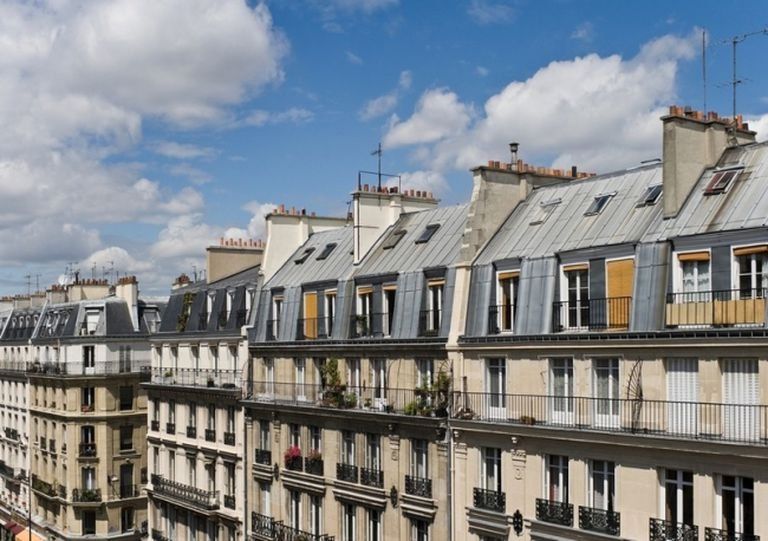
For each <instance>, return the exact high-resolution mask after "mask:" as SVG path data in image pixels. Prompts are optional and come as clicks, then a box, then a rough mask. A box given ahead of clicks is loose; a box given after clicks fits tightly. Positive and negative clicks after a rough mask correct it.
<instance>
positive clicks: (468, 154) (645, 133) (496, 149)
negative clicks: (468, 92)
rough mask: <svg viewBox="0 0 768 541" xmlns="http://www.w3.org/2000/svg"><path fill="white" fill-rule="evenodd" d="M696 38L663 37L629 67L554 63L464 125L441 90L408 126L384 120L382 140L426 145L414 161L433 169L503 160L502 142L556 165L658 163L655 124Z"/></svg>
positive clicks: (458, 105)
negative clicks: (655, 160)
mask: <svg viewBox="0 0 768 541" xmlns="http://www.w3.org/2000/svg"><path fill="white" fill-rule="evenodd" d="M697 36H698V34H697V33H696V32H693V33H692V34H691V36H688V37H679V36H673V35H667V36H663V37H660V38H658V39H655V40H652V41H650V42H648V43H647V44H645V45H644V46H643V47H642V48H641V50H640V51H639V52H638V54H637V55H635V56H634V57H633V58H628V59H625V58H622V57H621V56H619V55H612V56H606V57H602V56H599V55H597V54H590V55H586V56H583V57H577V58H574V59H572V60H562V61H557V62H552V63H550V64H549V65H547V66H545V67H543V68H541V69H539V70H538V71H537V72H536V73H535V74H533V75H532V76H531V77H530V78H529V79H527V80H525V81H512V82H510V83H509V84H508V85H507V86H506V87H504V88H503V89H501V90H500V91H499V92H498V93H497V94H495V95H493V96H491V97H490V98H489V99H488V100H487V101H486V102H485V104H484V107H483V111H482V113H481V114H479V115H478V116H477V117H476V118H475V119H474V120H472V121H471V122H470V119H471V118H472V115H471V105H468V104H464V103H462V102H461V101H460V100H459V98H458V96H457V95H456V94H455V93H453V92H450V91H449V90H446V89H438V90H429V91H427V92H425V93H424V94H423V95H422V97H421V99H420V100H419V103H418V104H417V106H416V109H415V111H414V113H413V115H412V116H411V117H410V118H408V119H406V120H404V121H400V120H399V119H395V121H394V122H392V125H391V127H390V129H389V131H388V132H387V134H386V135H385V137H384V141H385V143H386V144H387V145H388V146H390V147H393V146H405V145H425V144H427V143H432V144H431V145H429V146H422V147H420V148H419V151H418V153H417V154H416V157H417V158H418V159H419V162H420V163H422V164H423V165H424V166H426V168H428V169H431V170H437V171H444V170H446V169H454V168H455V169H466V168H468V167H472V166H476V165H477V164H480V163H484V162H485V161H486V160H488V159H489V157H500V156H506V155H507V152H508V151H507V150H506V145H507V143H508V142H509V141H519V142H520V143H521V150H522V153H523V156H525V157H526V159H528V160H534V159H537V158H538V159H540V160H547V161H551V162H552V163H553V165H554V166H556V167H567V166H570V165H571V164H574V163H575V164H577V165H579V167H580V168H582V169H584V168H586V169H595V170H602V171H604V170H608V169H612V168H618V167H625V166H628V165H631V164H633V163H638V162H639V161H641V160H643V159H647V158H652V157H655V156H658V155H659V151H660V142H661V137H660V124H659V120H658V119H659V116H661V114H662V113H663V111H664V109H665V107H666V106H667V105H668V104H669V103H671V102H673V101H674V100H675V98H676V93H675V91H676V75H677V70H678V65H679V64H680V62H682V61H685V60H689V59H691V58H693V57H694V55H695V52H696V37H697ZM540 163H541V162H540Z"/></svg>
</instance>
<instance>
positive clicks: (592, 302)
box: [552, 297, 632, 332]
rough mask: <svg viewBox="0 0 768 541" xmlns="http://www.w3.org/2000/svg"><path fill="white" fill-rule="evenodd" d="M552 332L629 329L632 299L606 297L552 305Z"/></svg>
mask: <svg viewBox="0 0 768 541" xmlns="http://www.w3.org/2000/svg"><path fill="white" fill-rule="evenodd" d="M553 306H554V310H553V312H552V317H553V321H552V328H553V330H554V332H562V331H568V330H589V331H604V330H621V329H628V328H629V315H630V313H631V311H632V297H608V298H603V299H584V300H579V301H560V302H555V303H554V305H553Z"/></svg>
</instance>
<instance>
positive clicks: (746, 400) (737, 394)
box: [723, 359, 760, 441]
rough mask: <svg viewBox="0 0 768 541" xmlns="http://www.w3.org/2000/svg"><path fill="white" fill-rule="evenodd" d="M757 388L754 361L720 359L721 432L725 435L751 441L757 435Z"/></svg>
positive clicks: (758, 432) (758, 391)
mask: <svg viewBox="0 0 768 541" xmlns="http://www.w3.org/2000/svg"><path fill="white" fill-rule="evenodd" d="M759 400H760V389H759V381H758V372H757V361H756V360H754V359H726V360H724V361H723V402H725V406H724V407H725V412H724V415H723V424H724V425H723V433H724V435H725V437H726V438H728V439H734V440H740V441H751V440H753V439H755V438H757V437H759V435H760V425H759V422H760V417H759V414H758V412H757V411H756V410H757V408H755V407H753V406H755V405H757V404H758V403H759Z"/></svg>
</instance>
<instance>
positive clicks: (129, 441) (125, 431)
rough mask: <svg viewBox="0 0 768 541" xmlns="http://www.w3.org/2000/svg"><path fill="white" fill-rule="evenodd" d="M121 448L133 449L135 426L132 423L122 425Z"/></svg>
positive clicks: (124, 449)
mask: <svg viewBox="0 0 768 541" xmlns="http://www.w3.org/2000/svg"><path fill="white" fill-rule="evenodd" d="M120 450H121V451H131V450H133V427H132V426H130V425H127V426H121V427H120Z"/></svg>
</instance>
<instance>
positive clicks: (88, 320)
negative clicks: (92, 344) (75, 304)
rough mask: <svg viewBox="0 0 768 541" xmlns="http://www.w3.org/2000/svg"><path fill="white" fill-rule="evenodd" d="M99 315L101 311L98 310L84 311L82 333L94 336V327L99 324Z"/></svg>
mask: <svg viewBox="0 0 768 541" xmlns="http://www.w3.org/2000/svg"><path fill="white" fill-rule="evenodd" d="M100 314H101V310H99V309H98V308H96V309H92V308H89V309H86V311H85V321H83V333H84V334H88V335H90V334H96V326H97V325H98V324H99V316H100Z"/></svg>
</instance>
